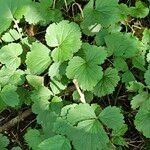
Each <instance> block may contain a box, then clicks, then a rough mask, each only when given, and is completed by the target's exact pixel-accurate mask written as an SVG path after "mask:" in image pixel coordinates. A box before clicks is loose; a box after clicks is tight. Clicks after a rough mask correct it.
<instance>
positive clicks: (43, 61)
mask: <svg viewBox="0 0 150 150" xmlns="http://www.w3.org/2000/svg"><path fill="white" fill-rule="evenodd" d="M50 52H51V51H50V50H49V49H48V48H47V47H46V46H44V45H43V44H41V43H36V42H35V43H33V44H32V47H31V52H28V54H27V59H26V64H27V69H29V71H30V72H31V73H32V74H37V75H39V74H41V73H43V72H44V71H45V70H46V69H47V68H48V66H49V65H50V63H51V58H50ZM35 56H36V57H35Z"/></svg>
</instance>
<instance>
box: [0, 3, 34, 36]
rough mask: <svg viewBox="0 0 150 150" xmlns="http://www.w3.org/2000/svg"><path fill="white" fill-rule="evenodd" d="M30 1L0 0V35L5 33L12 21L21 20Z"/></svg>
mask: <svg viewBox="0 0 150 150" xmlns="http://www.w3.org/2000/svg"><path fill="white" fill-rule="evenodd" d="M30 2H31V1H30V0H1V1H0V6H1V7H0V14H1V15H0V35H1V34H2V33H3V32H4V31H6V30H7V29H8V28H9V26H10V25H11V22H12V21H13V19H14V18H15V19H21V18H22V17H23V15H24V14H25V13H26V11H27V10H28V5H29V4H30Z"/></svg>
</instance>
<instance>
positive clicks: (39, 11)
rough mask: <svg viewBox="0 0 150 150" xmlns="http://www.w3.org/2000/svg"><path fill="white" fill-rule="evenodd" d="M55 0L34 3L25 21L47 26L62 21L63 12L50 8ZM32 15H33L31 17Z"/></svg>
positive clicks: (42, 0) (41, 0)
mask: <svg viewBox="0 0 150 150" xmlns="http://www.w3.org/2000/svg"><path fill="white" fill-rule="evenodd" d="M52 3H53V0H40V1H39V2H35V1H33V2H32V3H31V4H30V6H29V9H28V11H27V13H26V14H25V20H26V21H27V22H28V23H29V24H34V25H35V24H40V25H47V24H49V23H50V22H51V21H52V22H57V21H60V20H62V19H63V18H62V14H61V11H60V10H58V9H52V8H50V7H51V5H52ZM31 14H32V15H31Z"/></svg>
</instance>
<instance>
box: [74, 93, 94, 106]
mask: <svg viewBox="0 0 150 150" xmlns="http://www.w3.org/2000/svg"><path fill="white" fill-rule="evenodd" d="M72 96H73V100H74V101H75V102H80V95H79V93H78V92H77V91H74V92H73V94H72ZM84 96H85V101H86V103H90V102H91V101H92V100H93V93H92V92H89V91H85V92H84Z"/></svg>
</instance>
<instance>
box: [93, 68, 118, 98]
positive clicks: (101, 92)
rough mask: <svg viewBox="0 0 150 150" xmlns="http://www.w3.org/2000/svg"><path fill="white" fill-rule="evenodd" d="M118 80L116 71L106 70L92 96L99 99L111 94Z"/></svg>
mask: <svg viewBox="0 0 150 150" xmlns="http://www.w3.org/2000/svg"><path fill="white" fill-rule="evenodd" d="M119 80H120V78H119V76H118V72H117V70H116V69H112V68H107V69H106V70H105V72H104V75H103V77H102V79H101V80H100V81H99V83H98V84H97V85H96V87H95V88H94V94H95V95H97V96H99V97H101V96H105V95H108V94H111V93H112V92H113V91H114V90H115V87H116V86H117V84H118V82H119Z"/></svg>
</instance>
